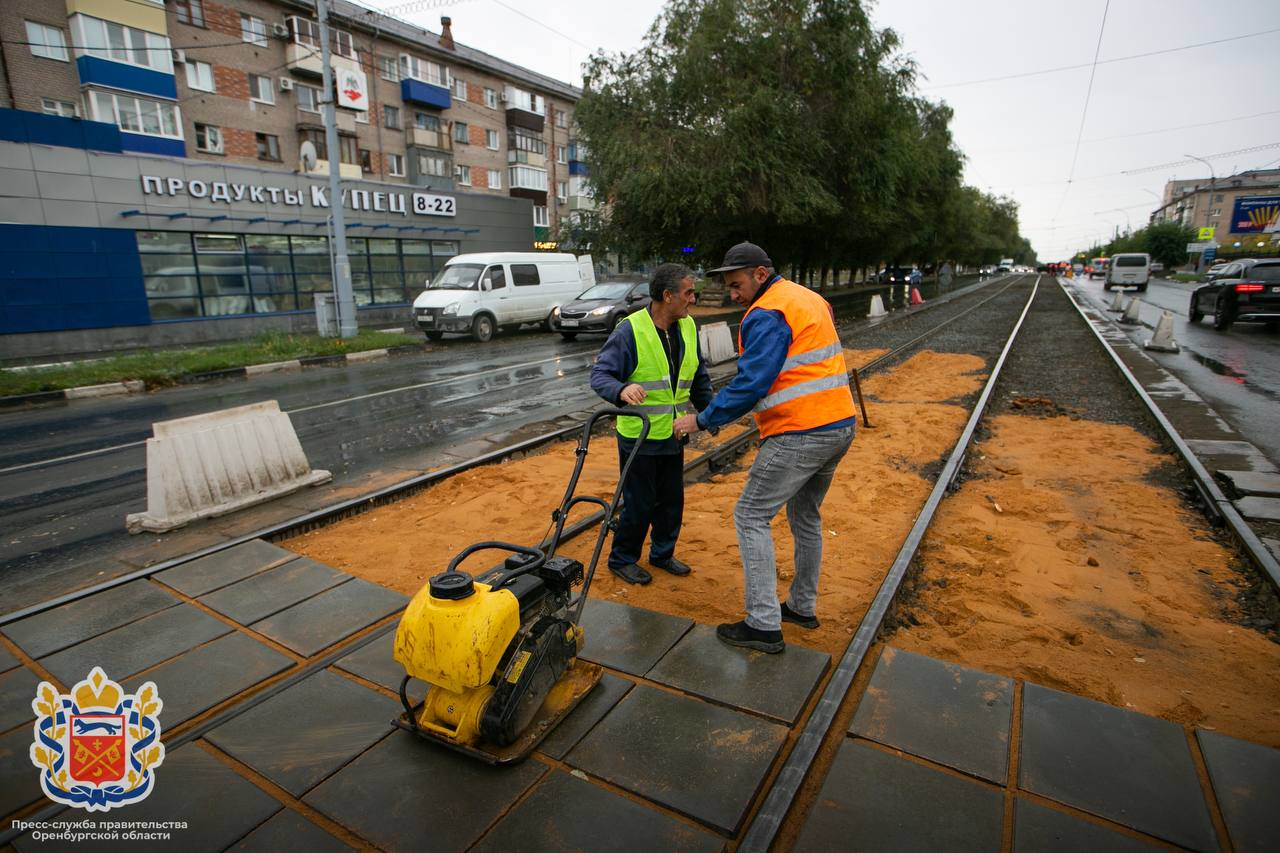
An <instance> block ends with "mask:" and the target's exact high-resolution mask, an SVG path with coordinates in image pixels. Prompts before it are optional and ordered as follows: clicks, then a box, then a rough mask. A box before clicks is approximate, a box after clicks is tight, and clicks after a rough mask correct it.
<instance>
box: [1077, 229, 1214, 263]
mask: <svg viewBox="0 0 1280 853" xmlns="http://www.w3.org/2000/svg"><path fill="white" fill-rule="evenodd" d="M1195 239H1196V229H1194V228H1192V227H1191V226H1189V225H1181V224H1179V223H1177V222H1157V223H1154V224H1152V225H1148V226H1146V227H1145V228H1139V229H1138V230H1137V231H1130V232H1126V233H1124V234H1119V235H1117V236H1116V237H1115V238H1114V239H1112V240H1111V241H1110V242H1108V243H1105V244H1104V243H1095V244H1094V245H1092V246H1090V247H1089V248H1087V249H1082V250H1081V251H1079V252H1077V253H1076V256H1075V257H1076V259H1077V260H1080V259H1084V263H1088V259H1089V258H1109V257H1111V256H1112V255H1115V254H1119V253H1121V252H1146V253H1147V254H1149V255H1150V256H1151V259H1152V260H1153V261H1159V262H1160V263H1162V264H1164V265H1165V267H1167V268H1169V269H1172V268H1173V267H1176V266H1178V265H1179V264H1182V263H1184V262H1185V261H1186V260H1187V244H1188V243H1193V242H1195Z"/></svg>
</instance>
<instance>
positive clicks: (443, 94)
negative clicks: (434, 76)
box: [400, 77, 453, 110]
mask: <svg viewBox="0 0 1280 853" xmlns="http://www.w3.org/2000/svg"><path fill="white" fill-rule="evenodd" d="M400 99H401V100H402V101H404V102H405V103H406V104H420V105H421V106H424V107H432V108H433V109H437V110H447V109H449V107H450V106H452V105H453V99H452V98H451V97H450V94H449V89H448V88H447V87H445V86H437V85H435V84H434V83H427V82H424V81H422V80H414V79H412V78H408V77H406V78H405V79H404V80H401V81H400Z"/></svg>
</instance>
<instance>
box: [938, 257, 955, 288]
mask: <svg viewBox="0 0 1280 853" xmlns="http://www.w3.org/2000/svg"><path fill="white" fill-rule="evenodd" d="M955 277H956V274H955V271H954V270H952V269H951V262H950V261H943V262H942V266H941V267H940V268H939V269H938V289H939V290H940V291H942V292H943V293H946V292H947V291H948V290H950V289H951V282H953V281H955Z"/></svg>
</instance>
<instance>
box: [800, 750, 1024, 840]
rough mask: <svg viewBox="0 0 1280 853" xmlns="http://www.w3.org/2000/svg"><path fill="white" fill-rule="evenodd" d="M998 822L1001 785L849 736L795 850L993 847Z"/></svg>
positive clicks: (1000, 821)
mask: <svg viewBox="0 0 1280 853" xmlns="http://www.w3.org/2000/svg"><path fill="white" fill-rule="evenodd" d="M1003 820H1004V799H1003V796H1002V795H1001V793H1000V792H999V791H998V790H996V789H994V788H991V787H989V786H987V785H983V784H980V783H978V782H971V781H968V780H965V779H962V778H959V777H956V776H951V775H948V774H946V773H943V772H942V771H941V770H935V769H933V768H931V767H926V766H924V765H922V764H917V763H915V762H913V761H910V760H908V759H905V758H899V757H898V756H896V755H889V754H887V753H885V752H882V751H880V750H878V749H875V748H874V747H871V746H868V745H867V744H865V743H861V742H858V741H850V740H846V741H845V742H844V743H842V744H841V745H840V750H839V752H837V753H836V758H835V761H833V762H832V764H831V770H830V771H829V772H828V773H827V778H826V779H825V780H824V781H823V783H822V790H821V791H820V792H819V794H818V799H817V801H816V802H815V803H814V804H813V807H812V809H811V810H810V812H809V817H808V819H807V820H806V822H805V825H804V828H803V829H802V830H801V831H800V838H799V840H798V841H797V842H796V846H795V849H796V850H821V851H827V850H859V851H879V850H884V851H900V850H946V851H948V853H967V851H974V852H975V853H977V851H983V853H994V851H998V850H999V849H1000V838H1001V834H1002V831H1003Z"/></svg>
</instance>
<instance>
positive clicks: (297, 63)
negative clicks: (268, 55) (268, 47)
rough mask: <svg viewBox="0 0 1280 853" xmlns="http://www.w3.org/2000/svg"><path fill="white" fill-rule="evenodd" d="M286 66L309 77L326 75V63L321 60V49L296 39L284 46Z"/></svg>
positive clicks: (295, 72)
mask: <svg viewBox="0 0 1280 853" xmlns="http://www.w3.org/2000/svg"><path fill="white" fill-rule="evenodd" d="M284 67H285V68H288V69H289V70H290V71H291V72H293V73H294V74H302V75H305V76H307V77H321V76H323V75H324V63H323V62H321V61H320V51H318V50H316V49H315V48H312V47H310V46H308V45H305V44H298V43H297V42H294V41H291V42H289V43H288V44H286V45H285V46H284Z"/></svg>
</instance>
